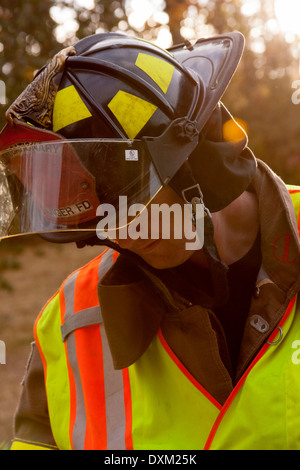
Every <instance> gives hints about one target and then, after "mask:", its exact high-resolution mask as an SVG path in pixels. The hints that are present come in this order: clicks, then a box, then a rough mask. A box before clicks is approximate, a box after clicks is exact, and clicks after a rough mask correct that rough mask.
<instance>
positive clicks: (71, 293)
mask: <svg viewBox="0 0 300 470" xmlns="http://www.w3.org/2000/svg"><path fill="white" fill-rule="evenodd" d="M77 276H78V272H76V273H74V274H73V275H72V276H71V277H70V278H69V279H68V280H67V282H66V284H65V286H64V296H65V305H66V310H65V323H64V325H62V329H63V328H64V326H65V324H68V322H69V321H70V322H72V318H73V316H74V297H75V283H76V278H77ZM67 350H68V356H69V362H70V365H71V367H72V371H73V374H74V380H75V389H76V420H75V424H74V428H73V435H72V440H73V447H74V449H78V450H83V449H84V439H85V429H86V413H85V406H84V396H83V390H82V385H81V379H80V371H79V367H78V362H77V355H76V344H75V335H74V334H69V335H68V336H67Z"/></svg>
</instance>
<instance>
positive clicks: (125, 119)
mask: <svg viewBox="0 0 300 470" xmlns="http://www.w3.org/2000/svg"><path fill="white" fill-rule="evenodd" d="M108 107H109V109H110V110H111V112H112V113H113V114H114V116H115V117H116V118H117V119H118V121H119V123H120V124H121V126H122V127H123V129H124V131H125V132H126V134H127V136H128V137H129V139H134V138H135V137H136V136H137V134H138V133H139V132H140V130H141V129H142V128H143V127H144V126H145V125H146V124H147V122H148V121H149V119H150V118H151V117H152V115H153V114H154V112H155V111H156V109H157V106H154V105H153V104H151V103H149V102H148V101H145V100H143V99H141V98H138V97H137V96H134V95H131V94H130V93H126V92H125V91H122V90H120V91H118V93H117V94H116V95H115V96H114V97H113V99H112V100H111V101H110V103H109V104H108Z"/></svg>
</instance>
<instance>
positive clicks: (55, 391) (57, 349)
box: [35, 294, 71, 450]
mask: <svg viewBox="0 0 300 470" xmlns="http://www.w3.org/2000/svg"><path fill="white" fill-rule="evenodd" d="M60 326H61V311H60V297H59V294H57V295H56V296H55V297H53V298H52V300H51V301H50V302H49V303H48V304H47V306H46V307H45V309H44V311H43V312H42V315H41V316H40V318H39V320H38V321H37V324H36V329H35V334H36V341H37V343H38V345H39V348H40V351H41V355H42V359H43V361H44V362H45V363H46V390H47V400H48V408H49V417H50V422H51V428H52V432H53V436H54V438H55V442H56V443H57V445H58V447H59V449H64V450H68V449H71V443H70V437H69V426H70V385H69V375H68V365H67V359H66V354H65V346H64V343H63V341H62V336H61V329H60Z"/></svg>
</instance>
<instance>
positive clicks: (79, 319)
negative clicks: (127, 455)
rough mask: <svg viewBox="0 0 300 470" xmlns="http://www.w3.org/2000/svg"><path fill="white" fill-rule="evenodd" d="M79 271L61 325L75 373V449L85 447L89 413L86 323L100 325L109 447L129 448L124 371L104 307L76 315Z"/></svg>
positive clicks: (67, 290)
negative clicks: (79, 338) (84, 377)
mask: <svg viewBox="0 0 300 470" xmlns="http://www.w3.org/2000/svg"><path fill="white" fill-rule="evenodd" d="M113 256H114V252H113V250H108V251H107V252H105V253H104V255H103V256H102V258H101V261H100V263H99V269H98V282H99V280H100V279H102V277H103V276H104V275H105V274H106V272H107V271H108V270H109V269H110V268H111V266H112V264H113ZM77 276H78V272H76V273H74V274H73V275H72V276H71V277H70V278H69V279H68V280H67V281H66V283H65V286H64V296H65V307H66V308H65V321H64V324H63V325H62V326H61V333H62V338H63V341H66V344H67V351H68V356H69V362H70V365H71V367H72V370H73V373H74V380H75V388H76V420H75V424H74V428H73V436H72V437H73V447H74V449H78V450H81V449H84V440H85V430H86V412H85V405H84V396H83V388H82V383H81V377H80V371H79V367H78V362H77V353H76V345H75V335H74V331H75V330H76V329H78V328H84V327H85V326H89V325H95V324H99V328H100V334H101V340H102V350H103V367H104V386H105V409H106V423H107V448H108V449H109V450H115V449H121V450H122V449H125V403H124V392H123V373H122V370H115V369H114V367H113V361H112V357H111V353H110V350H109V346H108V341H107V337H106V333H105V328H104V325H103V323H102V316H101V309H100V306H95V307H92V308H87V309H85V310H81V311H80V312H76V314H74V297H75V284H76V279H77Z"/></svg>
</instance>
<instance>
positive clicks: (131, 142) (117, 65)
mask: <svg viewBox="0 0 300 470" xmlns="http://www.w3.org/2000/svg"><path fill="white" fill-rule="evenodd" d="M243 47H244V38H243V36H242V35H241V34H240V33H237V32H235V33H231V34H225V35H220V36H216V37H212V38H208V39H200V40H198V41H196V42H195V43H194V44H193V45H191V44H184V45H179V46H175V47H173V48H171V49H170V50H164V49H161V48H159V47H158V46H155V45H154V44H151V43H149V42H147V41H144V40H141V39H136V38H132V37H128V36H127V35H124V34H118V33H104V34H95V35H92V36H89V37H87V38H85V39H82V40H80V41H79V42H77V43H76V44H75V45H74V46H71V47H69V48H67V49H64V50H63V51H61V53H59V54H57V55H56V56H55V57H54V58H53V60H52V61H51V62H50V63H49V64H47V65H46V66H45V67H44V68H43V69H41V70H40V71H39V73H38V74H37V76H36V77H35V79H34V80H33V82H32V83H30V84H29V85H28V87H27V88H26V89H25V90H24V92H23V93H22V94H21V95H20V96H19V97H18V98H17V100H16V101H15V102H14V103H13V104H12V106H11V107H10V108H9V109H8V111H7V113H6V117H7V121H8V123H7V125H6V126H5V127H4V129H3V130H2V132H1V134H0V151H1V153H0V171H1V173H0V188H1V191H0V209H1V213H2V215H1V217H0V239H1V238H5V237H9V236H14V235H16V234H24V233H39V234H41V235H42V236H44V237H46V238H47V239H49V240H50V241H54V242H69V241H78V240H82V239H87V238H91V237H94V235H95V227H96V224H97V207H99V205H101V204H106V203H108V204H114V206H115V207H117V206H118V196H120V195H122V196H126V197H127V198H128V204H132V203H142V204H147V203H149V201H151V200H152V198H153V197H154V196H155V195H156V194H157V192H158V191H159V190H160V189H161V188H162V187H163V186H165V185H167V184H170V185H171V186H173V188H174V189H175V190H176V191H177V192H178V193H179V194H180V195H182V194H186V193H184V191H185V190H186V189H187V188H189V187H193V186H194V184H196V185H197V188H198V190H199V191H200V192H201V198H203V201H204V204H205V207H206V208H207V210H208V211H210V212H213V211H218V210H220V209H222V208H223V207H225V206H226V205H228V204H229V203H230V202H231V201H232V200H234V199H235V198H236V197H237V196H239V195H240V194H241V193H242V192H243V191H244V190H245V189H246V188H247V186H248V185H249V183H250V182H251V179H252V178H253V175H254V172H255V169H256V163H255V158H254V157H253V155H252V153H251V151H250V150H249V149H248V147H247V138H246V135H243V138H242V139H241V140H240V141H239V142H234V143H232V142H226V141H224V139H223V137H222V135H223V134H222V125H223V123H224V121H225V120H228V119H232V117H231V116H230V115H229V113H228V112H227V110H226V109H225V107H224V106H223V105H222V103H221V102H220V99H221V97H222V95H223V94H224V92H225V90H226V88H227V86H228V84H229V82H230V80H231V78H232V76H233V74H234V72H235V70H236V68H237V66H238V63H239V61H240V58H241V55H242V52H243ZM187 169H188V170H187Z"/></svg>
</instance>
